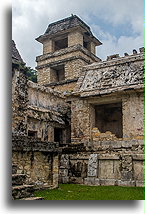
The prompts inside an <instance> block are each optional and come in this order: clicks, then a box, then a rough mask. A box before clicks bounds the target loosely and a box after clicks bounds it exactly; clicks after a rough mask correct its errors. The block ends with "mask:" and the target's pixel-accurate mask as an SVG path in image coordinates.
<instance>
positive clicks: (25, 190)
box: [12, 165, 44, 201]
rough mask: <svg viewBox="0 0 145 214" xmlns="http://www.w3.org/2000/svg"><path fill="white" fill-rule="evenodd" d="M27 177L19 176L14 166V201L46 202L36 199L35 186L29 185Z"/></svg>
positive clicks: (39, 198)
mask: <svg viewBox="0 0 145 214" xmlns="http://www.w3.org/2000/svg"><path fill="white" fill-rule="evenodd" d="M25 182H26V175H25V174H17V166H16V165H12V199H13V200H28V201H33V200H44V199H43V198H41V197H34V185H27V184H25Z"/></svg>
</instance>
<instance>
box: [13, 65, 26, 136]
mask: <svg viewBox="0 0 145 214" xmlns="http://www.w3.org/2000/svg"><path fill="white" fill-rule="evenodd" d="M12 74H13V76H12V132H13V133H17V134H18V133H19V134H21V135H25V134H26V132H27V118H26V115H27V104H28V91H27V77H26V76H25V74H24V69H22V70H21V69H20V68H19V67H17V68H13V72H12Z"/></svg>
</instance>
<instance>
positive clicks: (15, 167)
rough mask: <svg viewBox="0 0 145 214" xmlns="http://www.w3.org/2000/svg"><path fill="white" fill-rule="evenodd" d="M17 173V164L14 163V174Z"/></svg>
mask: <svg viewBox="0 0 145 214" xmlns="http://www.w3.org/2000/svg"><path fill="white" fill-rule="evenodd" d="M16 173H17V165H16V164H12V174H16Z"/></svg>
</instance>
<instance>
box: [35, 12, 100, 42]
mask: <svg viewBox="0 0 145 214" xmlns="http://www.w3.org/2000/svg"><path fill="white" fill-rule="evenodd" d="M73 28H75V29H76V28H80V29H81V30H82V31H83V32H84V33H85V34H87V35H88V36H89V37H91V38H92V39H93V40H94V42H95V43H96V45H101V44H102V43H101V42H100V41H99V40H98V39H97V38H96V37H95V36H94V35H93V34H92V32H91V29H90V27H89V26H88V25H87V24H86V23H85V22H83V21H82V20H81V19H80V18H79V17H78V16H76V15H71V16H70V17H67V18H65V19H62V20H59V21H56V22H53V23H51V24H49V25H48V27H47V29H46V31H45V33H44V34H43V35H41V36H39V37H38V38H36V40H37V41H39V42H41V43H43V40H45V39H46V38H50V37H51V36H54V34H55V35H56V34H62V33H64V31H66V32H69V31H71V30H72V29H73Z"/></svg>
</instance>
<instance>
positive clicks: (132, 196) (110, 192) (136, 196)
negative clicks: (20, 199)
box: [34, 184, 144, 200]
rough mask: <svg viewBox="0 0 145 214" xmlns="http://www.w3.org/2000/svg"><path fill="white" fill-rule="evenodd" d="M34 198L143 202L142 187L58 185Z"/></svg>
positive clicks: (37, 193)
mask: <svg viewBox="0 0 145 214" xmlns="http://www.w3.org/2000/svg"><path fill="white" fill-rule="evenodd" d="M34 194H35V196H38V197H43V198H44V200H143V199H144V189H143V188H142V187H120V186H85V185H79V184H60V185H59V188H57V189H53V190H49V189H48V190H42V191H36V192H35V193H34Z"/></svg>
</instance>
